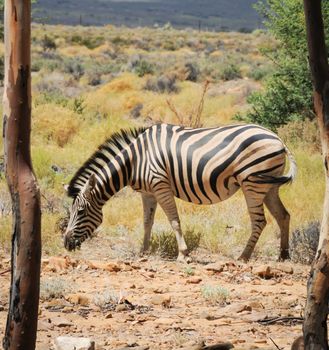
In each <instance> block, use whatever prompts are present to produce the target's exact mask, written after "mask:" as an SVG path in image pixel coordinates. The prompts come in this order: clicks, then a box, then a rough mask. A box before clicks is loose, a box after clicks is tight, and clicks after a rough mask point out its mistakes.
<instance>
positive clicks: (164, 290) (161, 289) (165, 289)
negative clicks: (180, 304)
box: [153, 287, 169, 294]
mask: <svg viewBox="0 0 329 350" xmlns="http://www.w3.org/2000/svg"><path fill="white" fill-rule="evenodd" d="M168 290H169V288H168V287H156V288H154V289H153V293H156V294H165V293H168Z"/></svg>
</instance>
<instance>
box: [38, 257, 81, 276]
mask: <svg viewBox="0 0 329 350" xmlns="http://www.w3.org/2000/svg"><path fill="white" fill-rule="evenodd" d="M74 264H75V263H74V262H73V261H71V259H70V258H69V257H68V256H65V257H64V258H62V257H58V256H52V257H50V258H49V259H48V260H47V261H46V260H45V261H44V265H45V270H46V271H52V272H58V271H63V270H66V269H68V268H69V267H70V266H71V265H74Z"/></svg>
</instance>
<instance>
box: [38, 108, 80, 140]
mask: <svg viewBox="0 0 329 350" xmlns="http://www.w3.org/2000/svg"><path fill="white" fill-rule="evenodd" d="M79 118H80V116H79V115H77V114H76V113H74V112H73V111H71V110H69V109H67V108H64V107H61V106H58V105H54V104H43V105H39V106H36V108H35V109H34V111H33V118H32V123H33V135H34V137H35V136H38V137H41V138H42V139H43V140H44V141H46V142H47V141H48V142H49V141H53V142H55V143H56V144H57V145H58V146H59V147H64V146H65V145H66V144H67V143H68V142H69V141H70V140H71V139H72V137H73V136H74V135H75V134H76V133H77V131H78V130H79V124H80V121H79Z"/></svg>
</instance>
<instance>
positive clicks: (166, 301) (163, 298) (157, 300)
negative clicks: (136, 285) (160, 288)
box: [151, 294, 171, 307]
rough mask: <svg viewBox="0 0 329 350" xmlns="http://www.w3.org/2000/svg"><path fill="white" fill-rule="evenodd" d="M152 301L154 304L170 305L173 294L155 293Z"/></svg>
mask: <svg viewBox="0 0 329 350" xmlns="http://www.w3.org/2000/svg"><path fill="white" fill-rule="evenodd" d="M151 303H152V304H153V305H162V306H164V307H170V304H171V296H170V295H168V294H167V295H166V294H164V295H161V294H159V295H153V296H152V298H151Z"/></svg>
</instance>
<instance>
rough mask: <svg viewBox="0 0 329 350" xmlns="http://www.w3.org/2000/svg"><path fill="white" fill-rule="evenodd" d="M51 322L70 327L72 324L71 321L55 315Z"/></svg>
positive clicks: (58, 325) (57, 325)
mask: <svg viewBox="0 0 329 350" xmlns="http://www.w3.org/2000/svg"><path fill="white" fill-rule="evenodd" d="M52 323H53V324H54V325H55V326H56V327H71V326H73V323H72V322H71V321H69V320H67V319H65V318H62V317H57V318H53V319H52Z"/></svg>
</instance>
